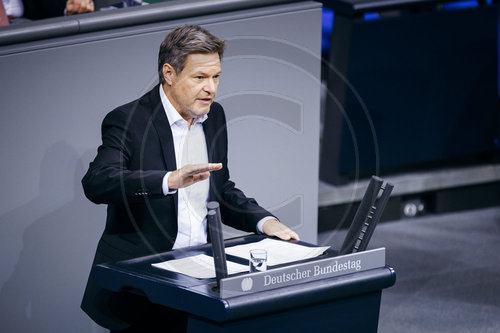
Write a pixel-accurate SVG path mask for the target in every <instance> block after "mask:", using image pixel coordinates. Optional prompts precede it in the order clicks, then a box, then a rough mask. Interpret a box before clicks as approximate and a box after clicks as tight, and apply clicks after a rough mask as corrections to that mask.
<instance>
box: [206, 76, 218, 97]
mask: <svg viewBox="0 0 500 333" xmlns="http://www.w3.org/2000/svg"><path fill="white" fill-rule="evenodd" d="M204 90H205V91H206V92H208V93H210V94H215V93H216V92H217V82H215V80H212V79H208V80H206V82H205V85H204Z"/></svg>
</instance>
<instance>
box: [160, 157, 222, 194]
mask: <svg viewBox="0 0 500 333" xmlns="http://www.w3.org/2000/svg"><path fill="white" fill-rule="evenodd" d="M220 169H222V163H206V164H188V165H185V166H183V167H182V168H180V169H177V170H175V171H173V172H172V173H171V174H170V176H169V177H168V188H169V189H170V190H176V189H179V188H182V187H187V186H189V185H192V184H194V183H196V182H199V181H202V180H205V179H207V178H208V177H210V172H211V171H217V170H220Z"/></svg>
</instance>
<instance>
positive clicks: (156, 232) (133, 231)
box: [82, 26, 299, 332]
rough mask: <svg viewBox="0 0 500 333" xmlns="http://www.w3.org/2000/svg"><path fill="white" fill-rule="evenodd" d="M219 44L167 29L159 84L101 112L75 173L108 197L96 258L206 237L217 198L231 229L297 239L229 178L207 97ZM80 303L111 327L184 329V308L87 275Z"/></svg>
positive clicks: (221, 128) (88, 191)
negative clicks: (93, 146) (89, 156)
mask: <svg viewBox="0 0 500 333" xmlns="http://www.w3.org/2000/svg"><path fill="white" fill-rule="evenodd" d="M224 48H225V42H224V41H223V40H221V39H219V38H217V37H216V36H214V35H212V34H211V33H210V32H208V31H207V30H205V29H203V28H201V27H199V26H183V27H179V28H177V29H175V30H173V31H172V32H171V33H169V34H168V35H167V37H166V38H165V40H164V41H163V42H162V44H161V46H160V52H159V56H158V74H159V79H160V84H159V85H157V86H155V87H154V88H153V89H152V90H151V91H149V92H148V93H146V94H145V95H144V96H142V97H140V98H139V99H138V100H135V101H133V102H131V103H128V104H125V105H123V106H120V107H118V108H116V109H115V110H113V111H111V112H110V113H109V114H108V115H107V116H106V117H105V119H104V121H103V123H102V144H101V145H100V146H99V148H98V153H97V156H96V158H95V159H94V161H93V162H92V163H90V166H89V170H88V171H87V174H86V175H85V176H84V177H83V179H82V184H83V188H84V191H85V195H86V196H87V197H88V198H89V199H90V200H91V201H92V202H94V203H97V204H107V205H108V209H107V220H106V227H105V229H104V232H103V235H102V237H101V239H100V241H99V244H98V247H97V251H96V255H95V258H94V262H93V265H96V264H99V263H103V262H107V261H117V260H125V259H131V258H135V257H140V256H145V255H150V254H155V253H160V252H165V251H169V250H172V249H181V248H184V247H188V246H195V245H200V244H204V243H206V242H207V227H206V214H207V208H206V204H207V202H208V201H218V202H219V203H220V207H221V216H222V221H223V222H224V223H225V224H227V225H229V226H231V227H234V228H237V229H240V230H244V231H249V232H260V233H265V234H267V235H269V236H277V237H279V238H281V239H284V240H288V239H292V238H293V239H299V237H298V235H297V234H296V233H295V232H294V231H292V230H291V229H289V228H288V227H287V226H285V225H284V224H282V223H281V222H279V221H278V220H277V219H276V218H275V217H274V216H273V215H272V214H271V213H269V212H268V211H266V210H265V209H263V208H262V207H260V206H259V205H258V204H257V202H256V201H255V200H254V199H252V198H247V197H246V196H245V195H244V194H243V192H242V191H240V190H239V189H237V188H236V187H235V184H234V183H233V182H232V181H231V180H230V179H229V170H228V167H227V150H228V142H227V128H226V119H225V115H224V110H223V108H222V106H221V105H219V104H218V103H216V102H214V98H215V96H216V93H217V87H218V84H219V79H220V75H221V65H220V60H221V58H222V54H223V52H224ZM256 135H257V134H256ZM82 309H83V310H84V311H85V312H86V313H87V314H88V315H89V316H90V317H91V318H92V319H93V320H94V321H96V322H97V323H98V324H100V325H101V326H104V327H107V328H109V329H111V331H112V332H113V331H117V332H176V331H184V330H185V328H186V316H185V315H184V314H183V313H179V312H177V311H175V310H173V309H168V308H165V307H160V306H155V305H153V304H150V303H149V302H148V301H147V299H146V298H145V297H142V296H137V295H133V294H130V293H113V292H110V291H106V290H104V289H102V288H100V287H99V286H98V285H97V284H95V282H94V281H92V276H91V277H90V278H89V281H88V283H87V288H86V290H85V295H84V298H83V301H82Z"/></svg>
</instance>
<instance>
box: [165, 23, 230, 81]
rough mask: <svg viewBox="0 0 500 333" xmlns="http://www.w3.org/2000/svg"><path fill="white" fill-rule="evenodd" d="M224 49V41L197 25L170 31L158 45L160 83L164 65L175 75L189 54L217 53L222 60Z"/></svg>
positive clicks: (180, 69)
mask: <svg viewBox="0 0 500 333" xmlns="http://www.w3.org/2000/svg"><path fill="white" fill-rule="evenodd" d="M225 48H226V41H224V40H222V39H219V38H217V37H216V36H214V35H212V34H211V33H210V32H209V31H208V30H206V29H204V28H202V27H200V26H198V25H185V26H182V27H178V28H176V29H174V30H172V31H171V32H170V33H169V34H168V35H167V37H165V39H164V40H163V42H162V43H161V45H160V52H159V54H158V75H159V78H160V83H161V84H163V83H165V79H164V78H163V65H164V64H170V66H172V67H173V68H174V70H175V72H176V73H180V72H182V70H183V69H184V66H185V65H186V58H187V56H188V55H189V54H193V53H203V54H208V53H218V54H219V58H220V59H222V54H223V53H224V49H225Z"/></svg>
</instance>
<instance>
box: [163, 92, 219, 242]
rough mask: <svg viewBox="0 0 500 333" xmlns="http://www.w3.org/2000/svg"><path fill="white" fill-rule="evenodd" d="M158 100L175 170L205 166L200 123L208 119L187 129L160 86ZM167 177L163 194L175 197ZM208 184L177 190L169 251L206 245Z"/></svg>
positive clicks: (206, 161)
mask: <svg viewBox="0 0 500 333" xmlns="http://www.w3.org/2000/svg"><path fill="white" fill-rule="evenodd" d="M160 97H161V101H162V104H163V108H164V109H165V112H166V113H167V118H168V122H169V124H170V129H171V130H172V137H173V139H174V151H175V162H176V163H177V169H180V168H182V167H183V166H185V165H187V164H200V163H208V154H207V144H206V141H205V133H204V131H203V122H204V121H205V120H206V119H207V118H208V115H203V116H201V117H197V118H195V119H194V120H193V122H192V124H191V127H190V128H188V122H187V121H186V120H185V119H184V118H182V117H181V115H180V114H179V112H177V110H175V108H174V107H173V105H172V103H170V101H169V100H168V98H167V96H166V95H165V92H164V91H163V88H162V87H161V85H160ZM168 176H170V172H169V173H167V174H166V175H165V177H164V178H163V193H164V194H168V193H175V191H169V189H168ZM209 187H210V180H209V179H205V180H203V181H199V182H197V183H194V184H193V185H190V186H188V187H184V188H180V189H178V201H177V238H176V239H175V243H174V246H173V248H174V249H178V248H182V247H187V246H195V245H201V244H205V243H206V242H207V219H206V216H207V200H208V191H209Z"/></svg>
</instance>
